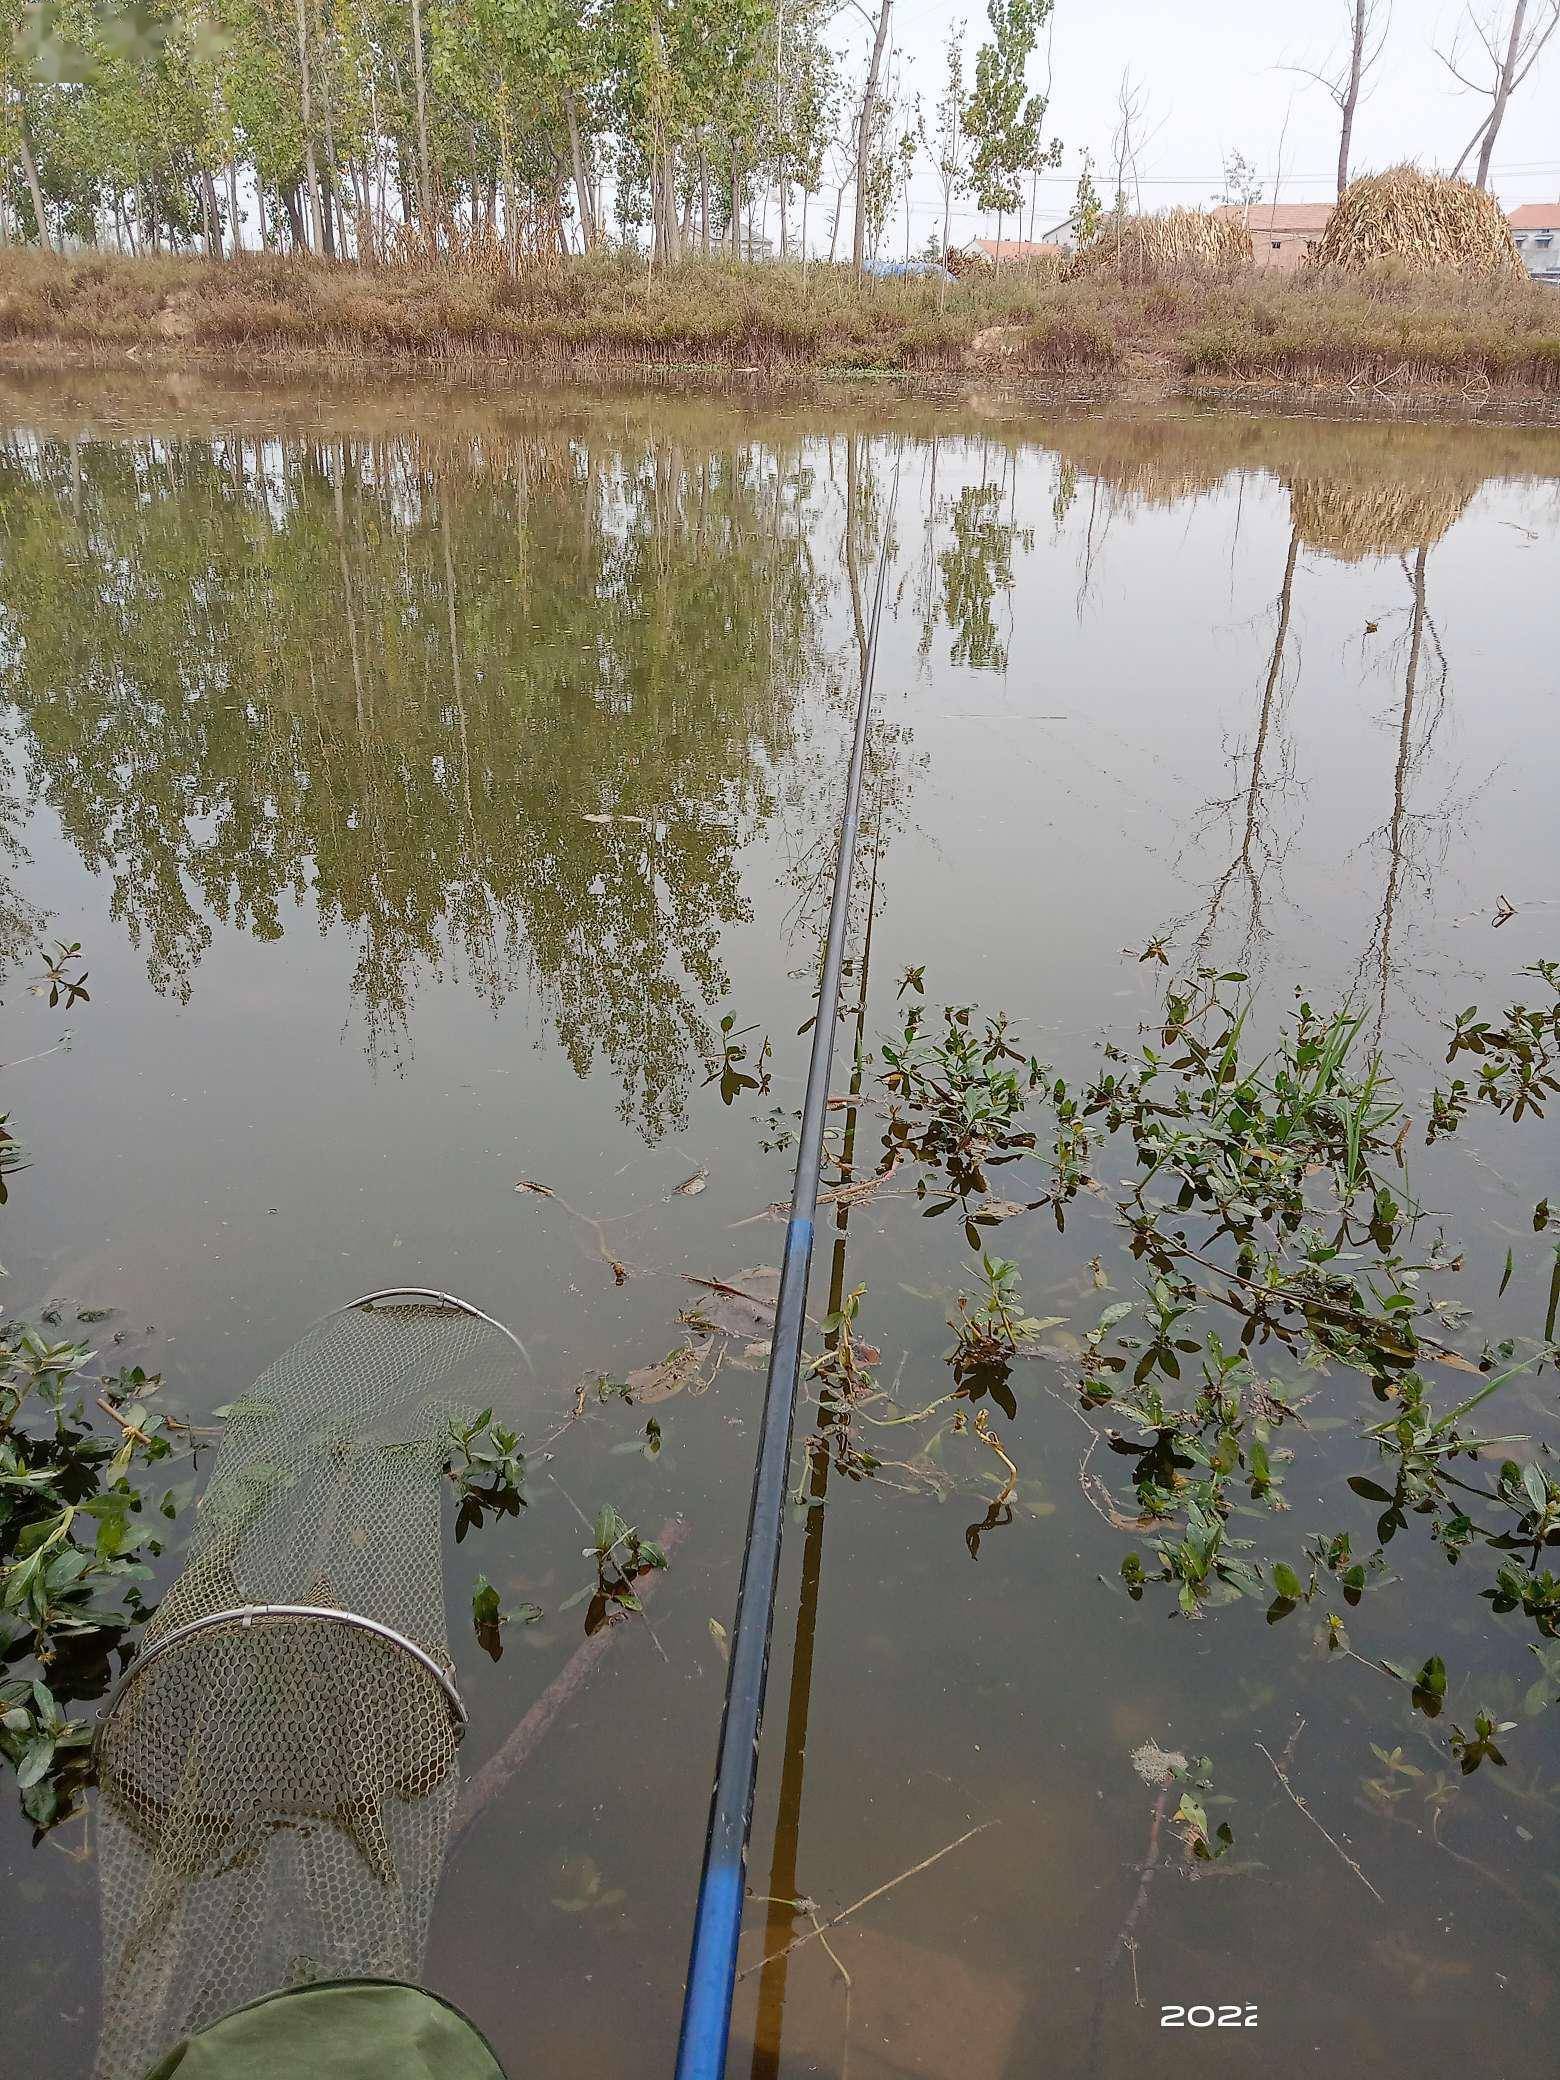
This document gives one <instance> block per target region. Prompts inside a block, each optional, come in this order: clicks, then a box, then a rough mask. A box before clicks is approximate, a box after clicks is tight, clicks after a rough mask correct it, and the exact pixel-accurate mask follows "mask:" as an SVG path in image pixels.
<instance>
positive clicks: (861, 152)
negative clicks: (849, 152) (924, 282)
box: [850, 0, 893, 274]
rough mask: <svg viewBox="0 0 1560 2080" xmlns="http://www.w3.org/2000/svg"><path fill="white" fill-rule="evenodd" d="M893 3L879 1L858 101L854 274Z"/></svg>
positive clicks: (861, 257) (863, 246)
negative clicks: (880, 79)
mask: <svg viewBox="0 0 1560 2080" xmlns="http://www.w3.org/2000/svg"><path fill="white" fill-rule="evenodd" d="M892 12H893V0H878V18H877V31H876V34H875V35H874V36H873V39H872V58H871V62H870V63H869V64H868V67H867V85H866V91H865V92H864V93H863V95H862V97H861V117H860V120H859V121H858V123H857V125H856V223H855V229H854V231H853V232H852V234H851V248H850V259H851V265H852V267H854V268H855V270H856V272H857V274H860V272H861V270H862V268H863V266H864V265H865V264H866V257H867V161H868V159H869V158H870V156H871V152H872V130H873V118H874V116H875V115H876V113H877V94H878V75H879V73H880V72H881V71H882V69H883V51H884V48H885V46H886V45H887V43H888V18H889V16H890V14H892Z"/></svg>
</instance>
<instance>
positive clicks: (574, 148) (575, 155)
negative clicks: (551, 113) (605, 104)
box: [563, 94, 596, 253]
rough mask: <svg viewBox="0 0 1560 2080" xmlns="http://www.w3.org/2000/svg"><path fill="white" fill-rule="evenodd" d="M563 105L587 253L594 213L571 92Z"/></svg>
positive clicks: (593, 233) (593, 238)
mask: <svg viewBox="0 0 1560 2080" xmlns="http://www.w3.org/2000/svg"><path fill="white" fill-rule="evenodd" d="M563 105H564V109H565V111H566V112H567V114H568V118H569V157H570V159H571V160H572V161H573V164H574V197H575V201H576V202H577V203H578V205H579V212H580V239H581V241H582V243H583V244H584V247H585V250H586V252H587V253H588V252H590V251H592V250H593V248H594V246H595V243H596V215H595V212H594V210H593V209H592V208H591V206H590V180H589V177H588V176H587V174H586V171H585V154H584V151H583V149H582V148H581V145H580V119H579V111H578V109H577V108H576V107H575V105H574V96H573V95H572V94H565V95H564V97H563Z"/></svg>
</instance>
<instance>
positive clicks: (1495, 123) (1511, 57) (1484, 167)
mask: <svg viewBox="0 0 1560 2080" xmlns="http://www.w3.org/2000/svg"><path fill="white" fill-rule="evenodd" d="M1526 14H1527V0H1517V4H1516V6H1515V7H1514V8H1513V9H1512V10H1511V34H1510V36H1509V37H1508V38H1507V39H1506V58H1505V63H1504V64H1503V65H1502V66H1501V68H1500V77H1499V78H1498V79H1497V80H1496V82H1495V100H1494V104H1493V106H1492V107H1491V109H1490V119H1489V121H1488V123H1486V124H1485V126H1484V142H1483V144H1481V145H1480V147H1479V170H1478V172H1477V174H1476V175H1475V176H1474V186H1475V187H1476V188H1487V187H1488V186H1489V184H1490V159H1491V157H1492V155H1493V154H1494V150H1495V140H1496V138H1497V137H1499V135H1500V126H1501V124H1502V123H1503V122H1504V121H1505V120H1506V104H1507V102H1508V101H1509V100H1510V99H1511V82H1512V77H1513V75H1514V74H1515V72H1516V69H1517V57H1518V54H1519V52H1520V51H1521V48H1522V22H1523V17H1524V16H1525V15H1526Z"/></svg>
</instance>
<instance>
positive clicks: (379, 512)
mask: <svg viewBox="0 0 1560 2080" xmlns="http://www.w3.org/2000/svg"><path fill="white" fill-rule="evenodd" d="M795 462H796V455H795V451H794V450H793V451H791V452H790V453H789V454H787V453H785V452H776V451H772V450H767V449H766V450H763V451H761V450H759V449H758V448H757V446H756V445H749V444H745V443H742V442H741V441H738V440H736V439H735V438H733V437H728V440H727V443H726V444H725V445H722V446H719V447H713V446H712V447H709V448H706V449H702V450H699V451H690V450H688V449H687V448H686V447H682V446H675V445H671V444H667V443H657V442H655V441H637V440H632V439H630V438H628V437H627V436H625V435H623V434H621V433H619V434H617V435H614V434H613V433H612V432H610V431H608V432H606V433H594V432H593V433H592V435H591V436H590V437H583V436H580V435H578V434H576V435H574V436H573V437H570V436H568V435H563V434H557V435H542V434H531V433H526V434H523V435H506V434H504V433H493V434H483V435H481V436H472V437H469V438H466V439H463V440H462V441H461V442H459V443H458V444H457V443H454V442H450V443H445V444H441V443H439V442H437V441H430V440H427V439H423V438H418V437H412V436H406V437H397V438H378V439H374V438H370V439H357V438H352V439H345V438H344V439H337V440H330V441H320V440H313V439H307V438H284V439H279V440H271V439H268V440H250V439H243V438H214V439H181V440H177V441H168V440H163V439H156V438H141V439H135V440H128V441H117V442H114V443H103V444H97V443H89V444H86V445H84V446H77V445H76V444H75V443H71V442H66V441H64V440H54V439H41V440H40V439H36V438H33V437H30V436H23V435H11V436H9V437H8V438H7V439H6V441H5V443H4V445H3V447H0V502H3V510H4V512H5V516H6V536H7V547H6V555H5V558H4V560H3V562H0V697H3V698H4V699H6V700H8V701H9V702H11V703H12V704H13V707H14V710H15V712H16V714H17V715H18V717H19V719H20V723H21V732H20V746H21V758H22V762H23V763H24V764H25V766H26V768H27V770H28V774H29V778H30V780H31V783H32V785H33V787H34V788H36V789H37V790H39V791H41V793H42V795H43V796H44V798H45V799H46V801H47V802H48V803H49V805H50V806H51V807H52V808H53V810H54V811H55V813H56V814H57V815H58V817H59V819H60V821H61V824H62V826H63V828H64V831H65V834H66V836H67V837H68V839H69V840H70V842H71V843H72V845H73V846H74V847H75V848H76V850H77V852H78V853H79V855H80V857H81V858H82V860H83V861H84V862H85V864H86V865H87V866H88V868H89V869H91V870H92V871H93V872H94V873H102V874H105V875H107V876H108V877H109V878H110V880H111V882H112V887H113V911H114V915H115V916H116V918H118V919H119V920H121V921H122V922H123V923H124V925H125V926H126V928H127V930H128V931H129V933H130V935H131V937H132V939H133V940H134V942H135V943H136V944H137V945H138V946H140V947H141V948H142V949H143V951H144V954H145V958H146V963H147V969H148V972H149V974H150V976H151V979H152V981H153V983H154V985H155V986H156V987H157V988H158V989H159V990H162V991H167V992H170V993H173V994H174V995H176V996H178V997H179V998H181V999H187V998H188V996H189V995H190V992H191V990H192V988H193V986H194V981H195V976H196V972H197V970H198V967H199V964H200V962H201V959H202V956H203V955H204V954H205V952H206V950H207V948H208V947H209V946H210V944H211V939H212V931H213V923H214V921H216V920H220V921H222V922H223V923H226V924H230V925H234V926H237V927H238V928H240V929H242V930H246V931H249V932H251V933H253V934H255V935H256V936H257V937H260V938H265V939H274V938H278V937H280V936H281V935H282V933H283V931H284V930H286V929H292V928H295V927H294V926H293V924H292V912H293V910H294V908H295V906H297V905H299V904H303V903H310V904H312V906H313V908H314V910H315V912H316V914H317V917H318V920H319V923H320V925H321V928H322V929H328V928H331V927H337V926H339V927H344V928H345V929H346V930H348V931H349V932H350V933H351V934H352V938H353V942H354V945H355V948H356V956H355V969H354V974H353V982H352V987H353V992H354V995H355V997H356V999H357V1001H358V1003H359V1004H360V1006H361V1009H362V1012H363V1016H364V1018H365V1021H366V1025H367V1030H368V1035H369V1043H370V1046H371V1047H372V1049H373V1050H374V1052H375V1053H376V1055H378V1056H382V1057H393V1056H394V1055H395V1054H396V1053H397V1051H398V1050H400V1049H402V1048H404V1047H405V1046H406V1045H407V1044H408V1020H409V1016H410V1012H411V1007H412V1000H413V997H414V995H415V993H416V990H417V987H418V984H419V980H420V979H421V978H422V977H423V976H425V975H426V974H428V973H430V972H431V973H438V972H439V971H441V970H442V969H445V968H447V967H450V966H451V965H454V966H456V967H458V968H460V969H461V970H462V971H463V972H464V973H465V974H466V975H467V976H469V978H470V979H471V981H472V982H473V983H474V984H475V986H476V987H477V988H478V989H479V990H480V992H481V993H482V995H483V996H484V998H485V999H486V1000H487V1001H488V1002H489V1003H490V1004H492V1005H493V1006H495V1007H496V1006H498V1005H499V1004H501V1003H502V1002H503V1001H504V1000H505V998H506V997H507V996H508V994H509V993H510V992H511V991H512V990H513V989H514V987H515V986H516V983H517V981H518V979H519V978H520V976H521V975H522V974H523V973H525V972H526V971H529V972H530V974H531V975H532V976H533V977H534V978H535V982H536V984H537V986H538V988H539V991H540V993H541V996H542V998H543V1000H544V1002H545V1003H546V1004H547V1006H548V1008H549V1011H550V1014H551V1016H552V1018H553V1020H554V1022H555V1024H556V1026H557V1030H558V1033H559V1036H560V1039H561V1041H562V1044H563V1046H564V1048H565V1049H566V1051H567V1053H568V1056H569V1059H570V1060H571V1062H572V1063H573V1065H574V1067H575V1068H576V1069H577V1070H578V1071H579V1072H580V1073H582V1074H583V1073H584V1072H585V1071H586V1070H588V1069H589V1068H590V1066H591V1064H592V1062H593V1061H594V1060H595V1059H597V1058H598V1057H601V1058H604V1059H605V1061H606V1062H608V1063H609V1064H610V1065H611V1068H612V1070H613V1071H614V1073H615V1074H616V1076H617V1078H618V1080H619V1082H620V1084H621V1087H622V1102H621V1110H622V1112H623V1115H624V1117H625V1118H627V1119H631V1120H633V1121H634V1122H635V1123H637V1125H638V1126H639V1127H640V1128H641V1129H642V1130H643V1131H644V1132H645V1133H646V1134H647V1135H648V1136H650V1137H652V1138H653V1137H656V1136H658V1135H660V1134H663V1133H664V1132H666V1131H667V1130H668V1129H669V1128H670V1127H673V1126H675V1125H676V1124H677V1123H678V1121H679V1120H680V1119H681V1118H682V1116H683V1107H684V1101H685V1095H686V1092H687V1089H688V1087H689V1083H690V1076H691V1070H692V1068H693V1066H694V1065H695V1063H696V1061H697V1058H698V1057H699V1056H701V1055H702V1054H703V1053H705V1052H706V1051H707V1049H708V1044H709V1042H708V1027H707V1021H706V1017H705V1011H706V1008H707V1007H709V1006H710V1005H712V1004H714V1003H715V1002H717V1001H718V1000H719V999H720V998H721V997H722V996H723V995H724V994H725V991H726V988H727V978H726V975H725V972H724V970H723V968H722V966H721V961H720V954H719V934H720V931H721V928H722V927H723V926H725V925H729V924H731V923H733V922H736V921H738V920H740V919H741V918H742V917H743V916H744V915H745V914H746V913H745V907H744V900H743V898H742V896H741V894H740V892H739V889H738V877H737V874H736V871H735V866H734V858H735V854H736V851H737V849H738V846H739V845H740V844H741V843H742V842H743V840H744V839H745V838H746V837H749V836H751V835H752V833H753V831H754V830H755V829H756V828H757V827H758V826H759V825H761V824H762V823H763V822H764V820H765V819H766V818H767V817H768V816H770V815H771V814H772V813H773V811H774V808H775V795H774V785H775V783H774V778H773V775H774V771H775V768H776V767H777V766H778V765H779V763H780V762H781V761H782V759H783V758H784V757H785V756H786V754H787V752H788V750H789V748H790V746H791V744H792V742H793V738H794V735H795V729H796V711H797V704H798V702H799V700H800V699H801V698H802V697H803V696H804V695H805V694H807V693H808V692H809V690H811V689H812V688H814V687H815V686H816V685H817V684H818V683H819V681H820V680H821V678H822V677H823V675H824V670H825V657H824V648H823V642H822V638H821V636H820V632H819V631H820V622H821V616H822V612H823V603H824V601H825V599H826V597H827V588H826V587H821V586H820V584H819V582H818V577H817V573H816V571H815V570H814V569H813V567H812V563H811V559H810V554H809V550H808V547H807V542H806V530H805V528H803V527H802V526H799V525H798V524H796V522H795V520H794V518H788V509H789V507H790V506H791V504H792V503H793V495H794V485H793V481H792V479H793V475H794V465H795ZM0 922H3V920H0Z"/></svg>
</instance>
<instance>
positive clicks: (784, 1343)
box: [676, 470, 899, 2080]
mask: <svg viewBox="0 0 1560 2080" xmlns="http://www.w3.org/2000/svg"><path fill="white" fill-rule="evenodd" d="M898 500H899V474H898V471H897V470H896V471H895V474H894V488H893V492H892V494H891V496H890V499H889V507H888V518H887V522H886V524H885V526H884V530H883V546H882V550H881V551H880V553H879V556H878V569H877V584H876V587H875V589H874V592H873V597H872V616H871V622H870V625H869V628H868V633H867V647H866V655H865V658H864V660H863V664H862V672H861V690H860V692H859V694H858V696H857V700H856V734H855V740H854V742H853V744H852V746H851V754H850V776H849V778H848V780H847V781H846V784H845V815H844V820H843V822H842V823H841V826H840V848H839V854H838V857H837V858H836V860H835V863H834V894H833V898H832V900H831V902H830V904H829V926H828V932H827V935H826V937H825V939H824V947H823V972H822V976H821V978H820V982H819V987H818V1013H817V1017H816V1018H815V1019H814V1021H813V1036H812V1053H811V1055H810V1057H809V1059H808V1064H807V1089H806V1093H805V1095H804V1097H803V1099H802V1126H801V1136H800V1140H799V1143H798V1147H797V1152H796V1177H795V1181H794V1183H793V1185H792V1187H791V1217H790V1219H789V1221H788V1222H787V1224H786V1231H785V1254H784V1256H783V1257H782V1258H781V1260H780V1293H779V1298H778V1299H777V1301H776V1303H775V1326H774V1337H773V1340H772V1341H771V1343H770V1346H769V1376H768V1379H767V1381H766V1383H765V1387H764V1413H763V1418H762V1422H761V1425H760V1430H759V1443H758V1461H757V1464H756V1466H755V1467H754V1471H753V1496H752V1500H751V1502H750V1503H749V1505H748V1527H747V1548H746V1551H745V1553H744V1554H743V1559H742V1579H741V1582H740V1584H739V1586H738V1589H737V1614H736V1619H735V1621H734V1623H733V1626H732V1632H731V1654H730V1662H729V1666H728V1668H727V1672H726V1703H725V1709H724V1710H723V1712H722V1714H721V1722H720V1743H719V1746H718V1748H717V1751H716V1765H715V1790H714V1795H713V1797H712V1798H711V1801H710V1822H709V1829H708V1831H707V1833H706V1835H705V1838H704V1867H703V1870H702V1872H701V1873H700V1877H699V1900H698V1905H697V1906H696V1907H695V1909H694V1916H693V1944H692V1947H691V1949H690V1952H689V1956H688V1984H687V1989H686V1991H685V1993H684V1995H683V2011H682V2029H681V2033H680V2034H679V2037H678V2041H677V2069H676V2080H722V2075H723V2074H724V2073H725V2070H726V2036H727V2032H728V2030H729V2029H730V2027H731V1999H732V1991H733V1988H734V1985H735V1982H736V1971H737V1939H738V1937H739V1936H740V1935H741V1933H742V1892H743V1879H744V1874H745V1871H746V1867H747V1840H748V1830H749V1828H750V1827H751V1826H752V1822H753V1791H754V1786H755V1784H756V1781H757V1777H758V1736H759V1728H760V1726H761V1724H762V1722H763V1716H764V1686H765V1683H766V1682H767V1680H768V1676H769V1636H770V1630H771V1627H772V1626H773V1623H774V1614H775V1591H776V1588H777V1586H778V1583H779V1578H780V1533H781V1528H782V1523H783V1518H784V1510H785V1489H786V1472H787V1468H788V1467H789V1465H790V1458H791V1428H792V1423H793V1420H794V1418H795V1414H796V1389H797V1382H798V1380H799V1378H800V1375H801V1365H802V1330H803V1326H804V1322H805V1318H806V1311H807V1278H808V1273H809V1271H810V1270H811V1268H812V1245H813V1222H814V1219H815V1217H816V1215H817V1211H818V1178H819V1172H820V1171H821V1169H822V1167H823V1123H824V1115H825V1113H826V1111H827V1109H828V1100H829V1071H830V1068H831V1066H832V1064H833V1060H834V1028H835V1025H836V1024H837V1022H838V1016H839V998H840V975H841V971H842V969H843V967H844V961H845V931H846V925H847V922H848V918H849V912H850V890H851V881H852V878H853V876H854V874H855V868H856V841H857V837H858V834H859V831H860V826H861V781H862V773H863V771H864V769H865V766H866V755H867V724H868V721H869V719H870V716H871V713H872V687H873V682H874V680H875V679H876V677H877V647H878V630H879V628H880V627H881V625H882V620H883V596H884V591H885V588H886V586H887V582H888V552H889V543H890V540H891V539H892V536H893V519H894V508H895V506H896V505H897V504H898Z"/></svg>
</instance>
